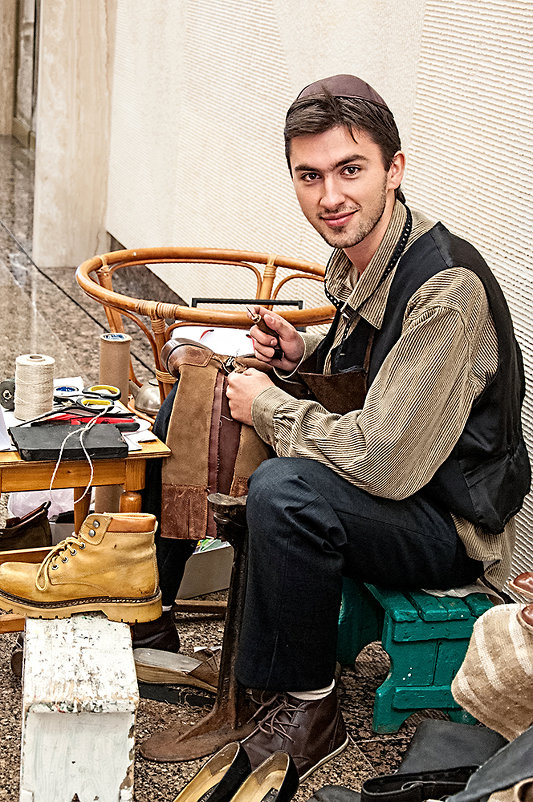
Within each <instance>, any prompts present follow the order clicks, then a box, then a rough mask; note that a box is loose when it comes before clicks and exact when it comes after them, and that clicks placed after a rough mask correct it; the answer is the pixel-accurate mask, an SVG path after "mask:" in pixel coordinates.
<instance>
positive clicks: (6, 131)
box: [0, 0, 16, 136]
mask: <svg viewBox="0 0 533 802" xmlns="http://www.w3.org/2000/svg"><path fill="white" fill-rule="evenodd" d="M15 12H16V0H2V3H0V136H6V135H7V136H9V135H10V134H11V126H12V123H13V101H14V90H15V29H16V24H15V23H16V13H15Z"/></svg>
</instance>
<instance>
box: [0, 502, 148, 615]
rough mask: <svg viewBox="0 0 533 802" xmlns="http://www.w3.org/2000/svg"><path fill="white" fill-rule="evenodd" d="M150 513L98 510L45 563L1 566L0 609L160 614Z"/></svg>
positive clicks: (44, 612)
mask: <svg viewBox="0 0 533 802" xmlns="http://www.w3.org/2000/svg"><path fill="white" fill-rule="evenodd" d="M155 528H156V519H155V516H154V515H147V514H145V513H93V514H92V515H89V516H87V518H86V519H85V521H84V522H83V524H82V526H81V529H80V532H79V534H78V535H72V536H71V537H67V538H66V539H65V540H62V541H61V543H58V544H57V546H54V547H53V548H52V549H51V550H50V552H49V554H48V555H47V556H46V557H45V559H44V560H43V562H42V563H41V564H40V565H37V564H33V563H22V562H11V563H9V562H8V563H4V564H3V565H1V566H0V608H2V609H3V610H7V611H13V612H15V613H21V614H22V615H25V616H28V617H29V618H68V616H70V615H72V614H73V613H83V612H102V613H105V615H106V616H107V617H108V618H109V619H110V620H111V621H125V622H127V623H129V624H133V623H135V622H137V621H151V620H153V619H154V618H159V616H160V615H161V591H160V590H159V584H158V573H157V563H156V557H155V546H154V533H155Z"/></svg>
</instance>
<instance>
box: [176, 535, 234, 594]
mask: <svg viewBox="0 0 533 802" xmlns="http://www.w3.org/2000/svg"><path fill="white" fill-rule="evenodd" d="M232 566H233V547H232V546H230V544H229V543H220V545H217V547H216V548H211V549H207V550H206V551H196V552H195V553H194V554H193V555H192V556H191V557H189V559H188V560H187V564H186V566H185V573H184V574H183V579H182V580H181V585H180V587H179V590H178V595H177V598H178V599H192V598H194V597H195V596H204V595H205V594H206V593H215V592H216V591H217V590H225V589H226V588H227V587H229V583H230V578H231V569H232Z"/></svg>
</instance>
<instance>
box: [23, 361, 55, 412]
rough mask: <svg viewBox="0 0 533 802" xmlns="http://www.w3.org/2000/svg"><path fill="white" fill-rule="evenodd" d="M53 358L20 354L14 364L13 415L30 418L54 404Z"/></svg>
mask: <svg viewBox="0 0 533 802" xmlns="http://www.w3.org/2000/svg"><path fill="white" fill-rule="evenodd" d="M54 365H55V359H54V358H53V357H51V356H46V355H45V354H22V356H18V357H17V360H16V364H15V417H16V418H18V420H31V419H32V418H37V417H38V416H39V415H44V414H45V413H46V412H50V410H51V409H52V407H53V405H54Z"/></svg>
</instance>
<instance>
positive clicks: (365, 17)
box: [107, 0, 424, 303]
mask: <svg viewBox="0 0 533 802" xmlns="http://www.w3.org/2000/svg"><path fill="white" fill-rule="evenodd" d="M390 5H391V4H390V2H365V3H359V4H351V5H348V4H346V3H345V2H344V0H333V2H331V0H330V2H327V3H326V2H324V3H322V2H321V3H308V2H305V1H304V0H301V1H297V2H295V0H289V1H288V2H287V1H286V0H262V2H257V3H249V2H243V0H226V2H224V3H221V2H219V0H202V1H201V2H193V1H192V0H189V1H185V2H182V3H174V2H172V1H171V0H167V1H166V0H158V2H157V3H152V5H151V7H150V12H149V13H148V14H147V10H146V4H145V3H144V2H142V0H133V2H132V0H119V3H118V9H117V38H116V61H115V72H114V101H113V115H112V130H111V156H110V175H109V195H108V200H109V204H108V216H107V226H108V229H109V230H110V231H111V232H112V234H113V235H114V236H115V237H116V238H117V239H118V240H119V241H120V242H122V243H124V244H126V245H127V246H128V247H133V246H141V245H163V244H170V243H173V244H176V243H177V244H184V245H201V246H204V247H219V248H224V247H225V248H238V249H251V250H259V251H268V252H270V251H274V252H276V253H281V254H286V255H290V256H301V257H306V258H312V259H318V260H325V259H326V258H327V253H328V249H327V247H326V246H325V245H324V243H323V242H322V240H321V239H320V238H319V237H318V235H315V234H314V233H313V232H312V230H311V229H310V228H309V226H308V224H307V223H306V222H305V221H304V220H303V218H302V216H301V214H300V212H299V210H298V208H297V204H296V201H295V199H294V197H293V192H292V188H291V184H290V181H289V176H288V173H287V168H286V165H285V161H284V155H283V142H282V129H283V119H284V114H285V111H286V109H287V106H288V105H289V104H290V102H291V101H292V99H293V98H294V97H295V96H296V94H297V93H298V91H299V90H300V89H301V88H302V86H304V85H305V84H306V83H309V82H310V81H312V80H315V79H317V78H320V77H322V76H324V75H328V74H334V73H336V72H352V71H353V72H356V73H359V74H361V75H363V76H364V77H365V78H366V79H367V80H368V81H370V82H372V83H374V84H375V86H376V87H377V88H378V89H379V90H380V91H382V92H383V94H384V95H385V97H388V98H390V102H391V104H392V106H393V109H394V111H395V112H396V114H397V116H398V120H399V123H400V124H401V125H402V128H403V129H404V132H405V139H406V141H408V139H409V130H410V122H411V116H412V109H413V107H414V102H415V81H416V67H417V55H418V48H419V41H420V34H421V30H422V20H423V6H424V3H423V2H422V1H421V0H416V2H413V0H401V2H398V3H395V4H394V5H395V8H396V9H397V13H395V14H394V15H391V14H390V13H388V12H387V10H388V8H390ZM398 12H401V13H398ZM141 20H144V24H141ZM399 63H401V64H402V66H401V69H396V68H394V67H393V65H395V64H399ZM126 141H127V144H126ZM164 275H165V279H166V280H167V281H168V282H169V283H171V284H172V286H173V287H174V288H175V289H176V290H177V291H178V292H179V294H180V295H182V296H183V297H185V298H186V299H190V298H191V296H195V295H196V296H198V295H199V296H206V295H213V294H214V293H213V279H212V278H211V276H210V275H209V276H208V275H206V272H205V271H202V270H194V271H191V272H190V273H187V272H186V271H185V270H184V269H183V268H180V269H176V268H172V267H169V268H168V269H165V272H164ZM229 283H230V286H229V287H227V289H228V291H229V292H230V293H231V294H233V295H236V296H239V295H240V296H241V297H242V295H243V291H242V288H240V291H238V290H239V288H238V287H232V286H231V281H230V282H229ZM215 294H216V293H215ZM307 302H308V303H310V300H309V299H307Z"/></svg>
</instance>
